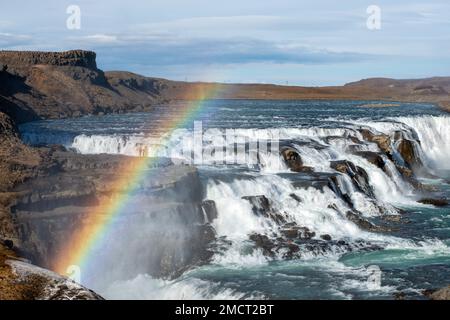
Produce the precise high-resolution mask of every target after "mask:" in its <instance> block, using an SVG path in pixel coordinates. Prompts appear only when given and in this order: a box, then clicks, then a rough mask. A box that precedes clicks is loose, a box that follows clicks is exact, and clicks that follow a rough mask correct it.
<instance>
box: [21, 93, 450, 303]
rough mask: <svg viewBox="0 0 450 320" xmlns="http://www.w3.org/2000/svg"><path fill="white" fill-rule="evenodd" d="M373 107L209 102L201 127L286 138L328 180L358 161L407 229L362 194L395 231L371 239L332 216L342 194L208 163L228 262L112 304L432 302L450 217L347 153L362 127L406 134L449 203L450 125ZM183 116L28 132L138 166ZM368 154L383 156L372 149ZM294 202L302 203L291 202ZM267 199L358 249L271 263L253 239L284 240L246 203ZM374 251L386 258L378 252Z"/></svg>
mask: <svg viewBox="0 0 450 320" xmlns="http://www.w3.org/2000/svg"><path fill="white" fill-rule="evenodd" d="M367 103H377V102H374V101H372V102H361V101H263V100H256V101H248V100H247V101H242V100H232V101H230V100H218V101H206V102H204V106H203V108H202V110H201V112H199V113H198V115H197V117H196V118H195V119H193V121H194V120H197V121H202V124H203V129H204V130H206V129H230V128H232V129H240V130H241V131H240V134H242V135H243V136H246V137H250V139H252V138H255V137H259V136H264V137H266V136H267V134H268V133H271V132H272V131H271V130H272V129H280V130H281V131H282V132H281V139H282V140H285V141H290V142H292V141H293V142H294V143H295V146H296V148H297V150H298V152H299V154H300V155H301V157H302V159H303V160H304V162H306V164H307V165H309V166H311V167H314V169H315V171H316V172H322V171H324V170H325V171H326V172H328V173H329V170H330V169H329V161H331V160H342V159H350V160H351V161H356V162H358V165H360V166H363V167H364V168H365V170H366V171H368V173H369V178H370V183H371V184H372V186H373V188H374V190H375V191H376V192H375V193H376V198H375V200H374V201H375V202H376V204H377V205H379V206H381V207H383V208H385V209H386V210H394V211H396V212H397V211H398V212H399V214H400V213H401V217H402V219H401V222H385V221H384V222H383V218H382V216H383V214H376V213H371V211H370V210H372V209H371V207H370V205H369V204H370V202H371V201H372V200H373V199H369V198H367V197H366V196H364V195H358V196H360V198H358V199H359V203H358V205H357V206H358V210H360V211H363V214H367V217H368V218H367V219H369V220H370V221H372V222H374V223H386V224H387V225H388V226H389V227H390V228H391V229H392V231H388V232H381V233H376V234H375V233H372V232H366V231H364V230H360V229H358V228H357V227H355V225H354V224H352V223H351V222H350V221H347V220H346V219H345V218H342V217H341V216H336V214H335V213H333V212H331V211H330V210H329V205H330V204H331V203H333V202H335V201H339V200H336V198H335V195H334V194H333V193H332V192H331V191H330V190H325V191H317V190H312V189H308V190H306V189H301V188H300V189H296V188H294V187H293V183H294V181H295V179H296V177H297V176H296V174H295V173H292V172H289V171H286V170H284V171H283V170H281V171H276V170H272V168H270V165H269V164H268V163H265V164H264V165H263V164H260V165H259V166H256V167H255V166H253V167H247V166H237V167H236V166H225V165H216V164H210V163H209V164H208V165H205V166H202V165H200V166H199V170H200V173H201V177H202V181H203V184H204V189H205V199H212V200H214V201H215V202H216V203H217V206H218V214H219V217H220V219H217V220H216V221H215V222H213V224H212V225H213V227H214V228H215V229H216V231H217V235H218V236H220V237H223V238H226V239H227V240H229V241H230V242H231V243H232V245H231V246H230V247H227V248H225V249H224V250H221V251H219V252H217V253H216V255H215V257H214V260H213V261H212V262H211V263H209V264H208V265H205V266H201V267H197V268H195V269H193V270H191V271H189V272H187V273H186V274H184V275H183V276H181V277H180V278H178V279H175V280H172V281H164V280H159V279H152V278H151V277H148V276H146V275H135V277H134V278H130V279H127V280H123V279H118V281H117V282H116V283H113V284H112V285H111V287H109V288H103V289H102V290H103V291H102V292H101V293H102V294H103V295H105V296H106V297H110V298H140V299H153V298H164V299H166V298H167V299H179V298H205V299H211V298H239V299H251V298H265V299H394V298H395V297H396V295H398V294H399V293H402V294H404V295H405V296H406V297H407V298H410V299H423V298H424V297H423V295H422V293H421V291H422V290H424V289H432V288H440V287H444V286H446V285H449V284H450V207H449V206H446V207H440V208H438V207H433V206H426V205H421V204H418V203H417V202H415V201H416V200H417V199H418V198H419V197H421V196H423V195H420V194H419V192H418V191H412V190H409V189H408V190H406V189H405V188H409V187H408V186H407V184H404V183H403V182H402V181H399V179H400V180H401V178H398V177H397V178H394V177H389V176H388V175H386V174H385V173H383V172H379V171H377V170H378V169H377V168H375V167H373V166H371V165H370V164H368V163H366V162H364V161H363V160H360V159H358V158H355V156H354V155H353V154H351V153H350V152H348V151H347V149H345V147H346V145H347V143H348V141H347V140H348V137H349V135H350V136H351V135H357V134H358V133H357V130H358V129H360V128H362V127H367V126H368V127H369V128H370V129H371V130H374V132H375V131H380V132H382V133H384V134H392V135H393V134H394V131H395V130H403V132H405V133H406V134H408V135H409V137H411V139H415V140H417V141H418V143H419V144H420V150H421V155H420V156H421V157H423V159H422V160H423V162H424V163H425V164H426V165H427V167H428V169H429V170H430V171H431V173H433V174H434V175H436V177H434V178H432V179H430V178H428V179H422V180H421V182H422V183H424V184H428V185H433V186H434V187H435V188H436V189H437V190H436V191H435V192H434V193H433V194H434V195H435V196H436V195H439V197H446V198H450V185H449V184H448V181H450V167H449V163H448V157H447V155H450V139H449V136H450V125H449V123H450V122H449V116H448V115H447V114H444V113H443V112H441V111H440V110H439V109H437V108H436V107H435V106H433V105H430V104H414V103H398V106H395V107H383V108H367V107H366V106H364V105H365V104H367ZM177 108H180V105H177V106H161V107H158V108H155V110H154V112H151V113H145V114H129V115H107V116H101V117H93V116H92V117H83V118H78V119H67V120H49V121H40V122H35V123H30V124H26V125H24V126H22V127H21V130H22V134H23V137H24V139H25V140H26V141H28V142H29V143H32V144H40V143H62V144H64V145H66V146H67V147H69V148H73V149H74V150H76V151H78V152H81V153H121V154H129V155H137V151H136V149H137V148H138V147H137V146H139V145H142V144H145V143H147V142H148V141H147V140H146V138H147V137H148V136H154V135H157V134H158V133H159V131H160V129H161V127H164V123H165V121H168V120H169V119H170V120H172V119H173V118H176V117H180V113H179V111H178V109H177ZM192 125H193V123H192V122H189V123H186V124H185V126H184V128H179V130H177V131H175V132H172V133H171V134H172V138H171V139H169V141H170V145H169V146H168V147H167V148H168V149H170V148H175V149H176V148H178V147H179V143H178V142H179V141H180V137H185V136H187V135H188V134H189V132H190V131H192ZM392 128H394V129H392ZM330 137H331V138H333V139H335V138H336V137H341V138H344V140H345V139H347V140H346V141H345V143H344V146H342V145H340V144H333V143H332V142H330ZM419 141H420V142H419ZM149 146H151V144H149ZM363 147H364V148H368V149H367V150H372V149H370V148H376V146H374V145H370V144H369V145H364V146H363ZM364 150H365V149H364ZM405 186H407V187H405ZM292 193H295V194H296V195H298V196H299V197H301V198H302V199H303V203H302V204H292V203H291V202H289V200H287V199H288V198H289V195H290V194H292ZM261 194H264V195H265V196H267V197H268V198H269V199H270V200H272V201H273V202H274V203H275V205H276V207H277V209H279V210H281V211H283V212H286V214H288V215H290V216H291V217H292V218H293V219H294V220H295V221H296V222H297V223H298V224H299V225H305V226H307V227H308V228H310V229H312V230H314V231H315V232H316V233H317V237H318V235H319V234H323V233H329V234H331V235H332V237H333V239H336V240H341V241H345V242H346V243H349V244H351V245H350V247H346V249H345V250H344V249H342V248H340V247H339V246H329V247H327V249H326V250H324V252H323V253H321V254H316V253H312V252H309V251H308V248H307V246H304V247H303V246H302V245H301V246H300V247H301V252H302V257H301V258H295V259H292V260H286V259H283V258H280V257H278V258H275V259H272V258H270V259H269V258H267V257H265V256H263V255H262V254H261V253H260V252H258V251H257V250H256V251H255V250H254V248H253V247H252V243H251V242H250V241H249V240H248V234H249V233H251V232H254V230H258V232H262V233H264V232H265V233H267V234H270V233H271V232H273V230H272V229H270V228H269V227H267V224H264V223H263V224H262V225H260V224H259V223H260V221H259V220H258V219H256V218H255V217H254V216H252V213H251V212H249V211H248V208H247V206H246V205H245V203H244V202H243V200H242V199H241V197H242V196H256V195H261ZM354 200H355V201H356V200H357V199H356V198H355V199H354ZM397 209H401V210H397ZM366 210H367V211H366ZM252 228H254V229H252ZM264 228H266V229H264ZM261 230H262V231H261ZM317 241H318V243H323V242H321V241H322V240H320V239H318V238H317ZM366 243H367V245H366ZM356 244H361V245H360V246H356ZM370 245H376V246H377V248H378V249H377V250H373V249H370V248H371V247H370ZM349 248H350V249H349Z"/></svg>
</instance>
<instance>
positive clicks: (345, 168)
mask: <svg viewBox="0 0 450 320" xmlns="http://www.w3.org/2000/svg"><path fill="white" fill-rule="evenodd" d="M330 167H331V168H332V169H334V170H336V171H339V172H341V173H344V174H347V175H348V176H349V177H350V178H351V179H352V182H353V184H354V185H355V187H356V188H357V189H358V190H359V191H361V192H363V193H364V194H366V195H368V196H370V197H374V193H373V188H372V186H371V185H370V183H369V176H368V175H367V172H366V171H365V170H364V169H363V168H361V167H358V166H355V165H354V164H353V162H350V161H348V160H338V161H331V162H330Z"/></svg>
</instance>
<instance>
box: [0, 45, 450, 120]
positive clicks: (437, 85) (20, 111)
mask: <svg viewBox="0 0 450 320" xmlns="http://www.w3.org/2000/svg"><path fill="white" fill-rule="evenodd" d="M212 92H213V93H214V94H213V95H211V93H212ZM449 92H450V77H440V78H438V77H436V78H428V79H416V80H395V79H386V78H372V79H365V80H361V81H357V82H352V83H349V84H346V85H344V86H330V87H300V86H279V85H271V84H221V83H201V82H182V81H170V80H165V79H159V78H151V77H144V76H141V75H137V74H134V73H130V72H124V71H111V72H104V71H102V70H100V69H98V67H97V64H96V54H95V53H94V52H91V51H83V50H73V51H67V52H35V51H0V112H5V113H7V114H9V115H10V116H11V117H13V118H14V119H15V120H16V121H18V122H19V123H20V122H26V121H31V120H35V119H47V118H64V117H73V116H81V115H86V114H102V113H124V112H135V111H147V110H150V109H151V108H152V106H154V105H156V104H161V103H165V102H168V101H170V100H185V99H198V98H199V97H207V98H214V99H217V98H224V99H358V100H389V101H391V100H396V101H411V102H412V101H417V102H432V103H437V104H439V105H440V106H441V107H443V108H447V110H450V107H449V106H450V95H449Z"/></svg>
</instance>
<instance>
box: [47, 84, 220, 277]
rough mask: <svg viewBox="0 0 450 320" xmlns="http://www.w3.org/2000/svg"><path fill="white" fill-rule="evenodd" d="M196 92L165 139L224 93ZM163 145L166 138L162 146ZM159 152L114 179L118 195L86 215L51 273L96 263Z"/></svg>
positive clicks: (215, 87)
mask: <svg viewBox="0 0 450 320" xmlns="http://www.w3.org/2000/svg"><path fill="white" fill-rule="evenodd" d="M193 89H194V90H195V92H189V97H190V98H192V97H193V96H196V99H195V100H193V99H190V100H189V101H188V102H187V103H186V104H185V105H184V106H183V107H182V110H181V116H180V117H177V118H176V119H175V120H172V121H168V122H167V123H165V124H164V125H163V127H162V128H161V129H163V130H162V131H163V132H165V133H167V134H165V135H163V136H164V137H166V138H165V139H169V138H170V133H171V132H173V131H174V130H176V129H178V128H183V127H185V126H186V125H187V124H188V123H190V122H191V121H193V120H194V119H195V117H196V116H197V115H198V114H199V112H200V111H201V110H202V108H203V106H204V102H205V101H206V100H208V99H212V98H214V97H215V96H217V94H218V93H219V92H220V90H223V88H222V86H221V85H220V84H208V85H207V86H197V87H194V88H193ZM158 145H164V138H161V143H159V144H158ZM158 151H159V149H158V148H155V149H154V150H149V155H148V157H134V158H132V159H130V160H129V161H128V163H127V164H126V166H125V167H124V168H123V169H122V170H123V172H126V173H127V174H122V175H119V177H115V178H112V181H110V184H109V185H110V187H111V188H112V190H114V191H115V195H113V196H112V197H111V198H110V199H108V200H105V201H104V202H103V203H100V204H99V205H98V206H96V207H95V209H94V210H92V211H91V212H87V219H86V221H84V222H82V225H81V226H80V227H78V228H77V230H75V231H73V232H72V235H71V236H70V237H69V239H68V241H67V242H66V243H64V244H62V246H61V247H60V249H59V250H58V254H57V256H56V258H55V259H54V261H53V262H52V263H51V264H52V269H53V270H55V271H56V272H58V273H60V274H62V275H66V274H67V272H68V268H69V267H72V266H77V267H79V268H80V270H83V269H84V267H85V266H87V265H88V264H89V263H91V262H93V261H95V256H94V255H93V252H94V249H95V248H96V247H97V246H100V245H102V243H104V241H105V238H106V237H107V235H108V233H109V232H111V230H112V228H113V225H114V222H115V221H116V220H117V218H118V217H120V215H121V213H123V212H124V208H125V207H127V204H128V203H129V200H130V198H131V196H132V194H133V192H134V191H135V190H136V189H137V188H138V187H139V185H140V184H141V182H142V181H143V179H148V178H149V176H148V175H146V174H145V171H146V170H147V169H148V168H149V165H151V164H152V162H154V161H157V158H155V157H154V156H155V155H157V153H158Z"/></svg>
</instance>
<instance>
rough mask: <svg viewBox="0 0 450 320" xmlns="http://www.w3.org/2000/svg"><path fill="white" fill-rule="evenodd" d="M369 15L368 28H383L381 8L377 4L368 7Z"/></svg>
mask: <svg viewBox="0 0 450 320" xmlns="http://www.w3.org/2000/svg"><path fill="white" fill-rule="evenodd" d="M366 13H367V14H368V15H369V17H368V18H367V21H366V26H367V29H369V30H380V29H381V8H380V7H379V6H377V5H370V6H368V7H367V9H366Z"/></svg>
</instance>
